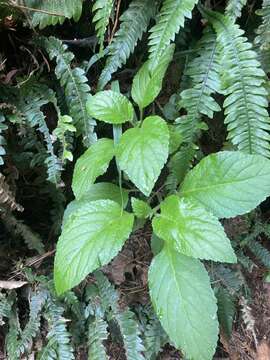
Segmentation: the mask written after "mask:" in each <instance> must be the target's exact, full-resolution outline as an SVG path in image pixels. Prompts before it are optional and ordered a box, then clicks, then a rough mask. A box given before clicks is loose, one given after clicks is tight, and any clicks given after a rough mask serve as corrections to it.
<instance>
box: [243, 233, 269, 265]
mask: <svg viewBox="0 0 270 360" xmlns="http://www.w3.org/2000/svg"><path fill="white" fill-rule="evenodd" d="M248 248H249V250H250V251H251V252H252V253H253V254H254V255H255V256H256V258H257V259H258V260H259V261H260V262H261V263H262V264H263V265H264V266H266V267H267V268H269V269H270V252H269V251H268V250H267V249H266V248H265V247H264V246H263V245H262V244H260V243H259V242H258V241H256V240H255V241H252V242H250V243H248Z"/></svg>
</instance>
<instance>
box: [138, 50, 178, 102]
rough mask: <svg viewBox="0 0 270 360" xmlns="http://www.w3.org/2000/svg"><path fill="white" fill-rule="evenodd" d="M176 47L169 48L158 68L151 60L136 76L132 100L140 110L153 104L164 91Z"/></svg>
mask: <svg viewBox="0 0 270 360" xmlns="http://www.w3.org/2000/svg"><path fill="white" fill-rule="evenodd" d="M174 48H175V46H174V45H170V46H168V47H167V49H166V51H164V54H163V56H162V57H161V58H160V60H159V62H158V64H157V66H155V68H153V67H152V66H150V65H151V63H150V60H148V61H146V62H145V63H144V64H143V66H142V67H141V68H140V70H139V71H138V73H137V74H136V75H135V77H134V79H133V83H132V89H131V95H132V99H133V100H134V101H135V102H136V103H137V104H138V105H139V108H140V109H143V108H145V107H146V106H148V105H149V104H151V103H152V102H153V101H154V100H155V98H156V97H157V96H158V94H159V93H160V91H161V89H162V81H163V78H164V75H165V72H166V70H167V67H168V65H169V63H170V62H171V60H172V57H173V53H174Z"/></svg>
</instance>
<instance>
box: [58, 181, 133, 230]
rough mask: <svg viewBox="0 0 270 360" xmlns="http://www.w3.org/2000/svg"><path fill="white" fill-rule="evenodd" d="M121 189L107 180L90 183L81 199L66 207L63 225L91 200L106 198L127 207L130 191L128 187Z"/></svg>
mask: <svg viewBox="0 0 270 360" xmlns="http://www.w3.org/2000/svg"><path fill="white" fill-rule="evenodd" d="M121 190H122V193H121ZM121 190H120V188H119V187H118V186H116V185H114V184H111V183H106V182H101V183H96V184H93V185H90V187H89V189H88V190H87V192H85V193H83V195H82V197H81V198H80V199H79V200H73V201H71V202H70V203H69V204H68V206H67V207H66V210H65V212H64V218H63V226H64V224H65V222H66V220H67V219H68V217H69V216H70V215H71V214H73V213H74V212H75V211H77V210H78V209H79V208H80V207H81V206H82V205H83V204H87V203H89V202H90V201H95V200H106V199H107V200H112V201H115V202H116V203H118V204H119V205H120V206H123V208H125V207H126V205H127V202H128V191H127V190H126V189H121Z"/></svg>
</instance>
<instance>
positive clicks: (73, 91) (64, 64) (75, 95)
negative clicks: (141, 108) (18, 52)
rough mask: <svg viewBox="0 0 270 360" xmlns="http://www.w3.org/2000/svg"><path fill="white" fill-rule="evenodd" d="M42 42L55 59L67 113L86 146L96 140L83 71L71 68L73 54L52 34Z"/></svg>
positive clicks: (94, 123) (88, 92) (88, 90)
mask: <svg viewBox="0 0 270 360" xmlns="http://www.w3.org/2000/svg"><path fill="white" fill-rule="evenodd" d="M42 44H43V45H44V47H45V49H46V51H47V52H48V54H49V56H50V59H51V60H52V59H55V60H56V64H57V66H56V68H55V74H56V77H57V79H59V80H60V83H61V86H62V87H63V88H64V90H65V96H66V103H67V105H68V107H69V114H70V116H71V117H72V119H73V120H74V124H75V126H76V128H77V132H78V135H81V134H82V135H83V139H84V142H85V144H86V146H88V145H89V144H91V143H93V142H95V141H96V134H95V133H94V126H95V125H96V122H95V121H94V120H93V119H92V118H91V117H90V116H89V115H88V114H87V111H86V102H87V99H88V97H89V96H90V87H89V85H88V84H87V82H88V80H87V77H86V74H85V71H84V70H83V69H81V68H79V67H75V68H72V66H71V62H72V60H73V59H74V55H73V54H72V53H71V52H70V51H67V46H66V45H64V44H63V43H62V41H61V40H59V39H56V38H55V37H53V36H50V37H49V38H43V39H42Z"/></svg>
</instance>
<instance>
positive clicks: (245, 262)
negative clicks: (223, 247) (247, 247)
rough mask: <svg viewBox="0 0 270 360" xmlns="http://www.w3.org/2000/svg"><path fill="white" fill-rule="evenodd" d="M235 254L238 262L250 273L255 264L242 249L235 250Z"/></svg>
mask: <svg viewBox="0 0 270 360" xmlns="http://www.w3.org/2000/svg"><path fill="white" fill-rule="evenodd" d="M236 256H237V260H238V263H239V264H241V265H242V266H243V267H244V269H246V270H247V271H248V272H250V273H251V272H252V271H253V268H254V267H256V264H255V263H254V262H253V261H252V260H251V259H250V258H249V257H248V256H247V255H245V254H244V253H243V251H242V250H238V251H237V252H236Z"/></svg>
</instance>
